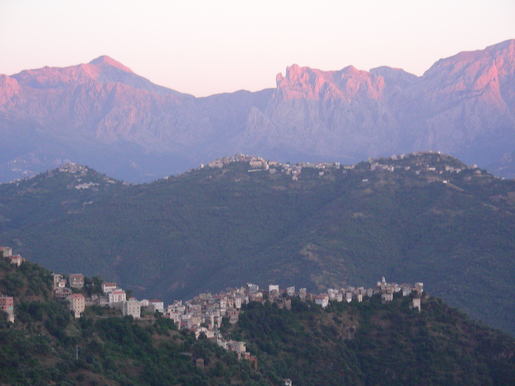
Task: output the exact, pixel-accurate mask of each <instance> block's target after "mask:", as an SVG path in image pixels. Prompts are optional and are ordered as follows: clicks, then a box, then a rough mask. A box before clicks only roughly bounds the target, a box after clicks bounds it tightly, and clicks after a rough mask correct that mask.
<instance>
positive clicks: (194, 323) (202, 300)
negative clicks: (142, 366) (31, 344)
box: [0, 247, 424, 367]
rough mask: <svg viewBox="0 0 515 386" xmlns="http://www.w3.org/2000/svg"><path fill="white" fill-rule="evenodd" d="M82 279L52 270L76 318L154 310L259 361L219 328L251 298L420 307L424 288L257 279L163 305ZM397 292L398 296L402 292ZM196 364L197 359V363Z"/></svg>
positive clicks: (286, 303) (3, 301)
mask: <svg viewBox="0 0 515 386" xmlns="http://www.w3.org/2000/svg"><path fill="white" fill-rule="evenodd" d="M0 254H1V256H2V257H4V258H6V259H8V260H9V261H10V262H11V263H12V264H16V265H17V266H19V265H20V264H21V262H23V259H22V258H21V256H18V257H19V258H14V257H13V255H12V250H11V249H10V248H8V247H0ZM84 284H85V279H84V275H83V274H81V273H76V274H70V275H68V276H65V275H62V274H59V273H54V274H53V291H54V296H55V297H56V298H57V299H62V300H65V301H67V302H68V304H69V308H70V311H71V312H72V313H73V315H74V316H75V317H76V318H79V317H80V316H81V315H82V313H83V312H84V311H85V309H86V307H87V306H91V305H100V306H108V307H111V308H114V309H117V310H120V311H121V313H122V314H123V315H130V316H132V317H133V318H134V319H139V318H141V317H142V311H144V312H145V313H146V314H147V315H150V317H152V315H153V314H154V313H155V312H156V311H157V312H160V313H161V314H162V315H163V316H164V317H166V318H169V319H171V320H173V322H174V324H175V325H176V326H177V328H179V329H186V330H189V331H191V332H192V333H194V334H195V336H196V337H197V338H199V337H200V336H205V337H206V338H207V339H211V340H213V341H214V342H216V344H218V345H219V346H220V347H222V348H224V349H226V350H228V351H231V352H235V353H236V355H237V357H238V358H239V359H246V360H249V361H250V362H251V363H252V365H253V366H255V367H257V358H256V357H254V356H253V355H252V354H250V353H249V352H248V351H247V347H246V344H245V342H242V341H236V340H229V339H225V338H224V337H223V336H222V333H221V327H222V323H223V322H224V319H225V321H227V322H228V323H229V324H236V323H237V322H238V320H239V315H240V312H241V310H242V307H243V306H244V305H246V304H248V303H250V302H258V303H264V302H266V301H268V302H272V303H275V304H276V305H277V306H278V307H279V308H284V309H288V310H289V309H291V307H292V300H293V299H294V298H296V299H299V300H300V301H310V302H313V303H315V304H317V305H319V306H320V307H322V308H326V307H327V306H328V305H329V304H330V302H336V303H339V302H346V303H351V302H358V303H360V302H363V301H364V300H365V299H366V298H370V297H372V296H374V295H378V296H380V297H381V301H382V302H383V303H389V302H391V301H393V299H394V295H395V294H397V293H398V294H400V295H402V296H411V303H410V304H411V308H412V309H414V310H417V311H418V312H420V311H421V307H422V305H421V298H422V293H423V291H424V284H423V283H420V282H419V283H415V284H414V285H411V284H397V283H388V282H387V281H386V279H385V278H384V277H383V278H382V279H381V280H380V281H378V282H377V285H376V287H375V288H365V287H346V288H338V289H336V288H330V289H327V290H326V291H325V292H323V293H318V294H313V293H310V292H308V291H307V289H306V288H300V289H298V290H297V289H296V288H295V287H294V286H290V287H286V288H280V287H279V285H277V284H270V285H268V288H266V289H261V288H260V287H259V285H257V284H252V283H247V284H246V285H245V286H242V287H240V288H231V289H227V290H225V291H222V292H219V293H217V294H211V293H202V294H200V295H198V296H196V297H194V298H193V299H190V300H187V301H182V300H175V301H174V302H173V303H172V304H170V305H168V306H167V307H166V308H165V306H164V303H163V301H162V300H159V299H154V300H147V299H143V300H138V299H136V298H134V297H130V298H127V293H126V291H125V290H123V289H122V288H120V287H118V285H117V284H116V283H112V282H103V283H102V293H101V294H98V293H96V294H93V295H91V296H89V297H86V296H84V294H83V292H84V291H82V289H83V288H84ZM400 295H399V296H400ZM0 309H1V310H3V311H5V312H7V313H8V315H9V320H10V321H12V322H14V309H13V298H12V297H8V296H0ZM199 365H200V364H199Z"/></svg>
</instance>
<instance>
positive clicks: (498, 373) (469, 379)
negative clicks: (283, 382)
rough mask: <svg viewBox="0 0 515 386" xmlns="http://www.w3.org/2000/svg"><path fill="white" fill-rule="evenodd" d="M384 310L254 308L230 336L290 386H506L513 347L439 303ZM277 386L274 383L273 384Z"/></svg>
mask: <svg viewBox="0 0 515 386" xmlns="http://www.w3.org/2000/svg"><path fill="white" fill-rule="evenodd" d="M422 304H423V311H422V313H420V314H419V313H418V312H415V311H413V310H410V308H409V299H407V298H402V297H400V298H396V299H395V300H394V302H393V303H391V304H387V305H382V304H381V302H380V299H379V297H378V296H377V297H374V298H372V300H370V301H366V302H364V303H361V304H360V303H355V302H353V303H351V304H346V303H337V304H333V305H332V306H330V307H328V308H327V309H326V310H322V309H321V308H320V307H318V306H315V305H314V304H310V303H308V304H306V303H302V302H296V303H295V302H294V304H293V308H292V311H286V310H281V309H278V308H277V307H276V306H275V305H270V304H265V305H261V304H259V303H251V304H249V306H247V308H246V310H245V312H243V314H242V316H241V318H240V321H239V323H238V325H237V326H236V327H234V328H232V329H231V330H230V333H231V334H232V335H233V336H234V337H235V338H237V339H243V340H245V341H247V342H248V344H247V347H248V349H249V350H250V351H251V352H253V353H254V354H256V355H257V357H258V359H259V363H260V368H261V371H262V372H263V373H266V374H269V377H270V378H271V379H274V380H280V379H283V378H290V379H292V381H293V384H294V385H408V384H409V385H465V384H466V385H507V384H510V383H511V382H513V379H514V376H515V359H514V355H515V351H514V350H515V342H514V341H513V339H512V338H510V337H508V336H506V335H502V334H499V333H498V332H496V331H494V330H490V329H488V328H484V327H479V326H478V325H477V324H475V323H473V322H471V321H469V320H468V319H467V317H465V316H464V315H463V314H462V313H460V312H458V311H456V310H455V309H452V308H449V307H448V306H447V305H445V304H443V303H442V301H440V300H439V299H433V298H427V297H426V298H424V299H423V303H422ZM277 384H279V383H277Z"/></svg>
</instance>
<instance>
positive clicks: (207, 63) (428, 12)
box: [0, 0, 515, 96]
mask: <svg viewBox="0 0 515 386" xmlns="http://www.w3.org/2000/svg"><path fill="white" fill-rule="evenodd" d="M510 38H515V0H488V1H476V0H445V1H439V0H431V1H417V0H388V1H386V0H376V1H371V0H359V1H358V0H355V1H346V0H339V1H338V0H337V1H329V0H316V1H304V0H294V1H293V0H275V1H269V0H253V1H247V0H206V1H201V0H183V1H174V0H168V1H164V0H163V1H152V0H145V1H130V0H120V1H118V0H83V1H78V0H45V1H41V0H0V53H1V54H0V55H1V56H0V58H1V59H0V73H4V74H9V75H11V74H13V73H16V72H19V71H21V70H22V69H28V68H37V67H42V66H45V65H48V66H67V65H73V64H78V63H84V62H89V61H90V60H92V59H94V58H95V57H97V56H100V55H104V54H105V55H109V56H111V57H113V58H115V59H116V60H118V61H120V62H122V63H123V64H125V65H126V66H128V67H130V68H131V69H132V70H133V71H134V72H136V73H138V74H139V75H142V76H144V77H146V78H148V79H150V80H151V81H153V82H155V83H158V84H161V85H164V86H167V87H170V88H173V89H175V90H178V91H182V92H187V93H191V94H194V95H197V96H203V95H209V94H213V93H217V92H228V91H235V90H238V89H248V90H258V89H262V88H266V87H273V86H275V75H276V74H277V73H278V72H281V71H282V72H284V69H285V67H286V66H287V65H290V64H292V63H297V64H299V65H304V66H310V67H315V68H321V69H325V70H336V69H341V68H343V67H345V66H347V65H350V64H352V65H354V66H356V67H358V68H359V69H364V70H368V69H370V68H373V67H377V66H380V65H389V66H392V67H400V68H403V69H405V70H407V71H410V72H413V73H415V74H419V75H420V74H422V73H423V72H424V71H425V70H427V69H428V67H429V66H430V65H431V64H432V63H434V62H435V61H436V60H437V59H439V58H442V57H447V56H451V55H453V54H455V53H457V52H459V51H463V50H473V49H480V48H484V47H485V46H487V45H491V44H494V43H498V42H500V41H503V40H506V39H510Z"/></svg>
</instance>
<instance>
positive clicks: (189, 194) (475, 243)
mask: <svg viewBox="0 0 515 386" xmlns="http://www.w3.org/2000/svg"><path fill="white" fill-rule="evenodd" d="M249 160H251V158H246V157H236V158H234V159H226V160H225V161H219V162H213V163H211V164H210V165H211V166H207V167H205V168H203V169H196V170H192V171H190V172H188V173H186V174H184V175H181V176H179V177H172V178H168V179H164V180H160V181H157V182H155V183H152V184H146V185H136V186H118V185H116V186H113V188H112V190H111V191H110V192H108V194H107V192H106V194H105V195H102V196H99V197H97V198H96V199H90V198H84V199H83V201H80V200H78V199H76V202H77V204H76V205H75V206H76V207H80V210H76V211H65V210H56V211H48V210H47V209H45V206H42V205H40V204H39V203H40V202H41V199H42V198H41V197H42V196H41V195H40V194H39V193H38V188H37V186H38V184H39V183H43V182H44V181H46V180H47V179H46V178H44V177H41V176H40V177H38V178H39V180H38V181H41V182H38V183H34V182H31V181H33V180H28V181H26V182H24V184H27V186H33V185H34V186H33V187H32V188H31V190H30V194H22V193H18V188H17V186H16V185H14V184H4V185H0V216H1V217H0V218H1V219H2V226H1V228H0V229H1V231H0V242H2V243H6V244H8V245H16V246H17V247H18V248H19V249H20V251H21V252H22V253H23V254H24V255H27V256H28V257H30V258H31V259H35V260H36V261H39V262H42V263H44V264H45V265H46V266H48V267H50V268H52V269H58V270H61V271H67V272H71V271H81V272H84V273H87V274H101V275H102V276H104V277H106V278H108V279H109V280H116V281H119V282H121V283H122V284H123V285H124V287H129V288H132V289H134V290H135V291H136V293H137V294H141V295H143V296H150V294H159V296H161V297H163V298H166V299H170V298H173V297H189V296H193V295H194V294H195V293H197V292H199V291H211V290H217V289H221V288H225V287H226V286H228V285H231V286H236V285H239V284H240V283H241V282H242V281H252V282H254V281H257V282H259V283H267V282H272V281H277V282H279V283H280V284H295V285H297V286H307V287H308V288H312V289H323V288H327V287H332V286H341V285H346V284H352V285H356V284H363V283H367V284H371V283H373V282H374V281H375V280H376V279H377V277H380V276H381V275H387V276H388V275H395V277H397V278H399V280H402V281H408V282H409V281H415V280H422V281H424V282H426V283H427V285H428V287H429V288H430V290H431V291H432V292H433V293H434V294H435V295H438V296H442V297H443V298H444V299H446V300H447V301H449V302H450V303H451V304H452V305H455V306H458V307H460V308H462V309H464V310H465V311H467V312H468V313H470V314H471V315H472V316H474V317H475V318H478V319H482V320H484V321H486V322H488V323H490V324H491V325H493V326H498V327H500V328H504V329H505V330H507V331H511V332H512V333H513V326H514V325H515V323H514V315H513V312H512V309H511V303H512V298H513V295H514V286H513V283H512V278H511V276H512V275H511V272H513V269H515V267H514V265H513V264H514V261H513V258H512V257H513V251H514V250H515V240H514V239H513V233H514V232H515V209H514V205H515V201H514V197H515V182H514V181H512V180H501V179H498V178H495V177H493V176H491V175H490V174H488V173H486V172H485V171H483V170H481V169H477V168H469V167H467V166H466V165H464V164H462V163H461V162H460V161H458V160H456V159H454V158H452V157H449V156H445V155H442V154H438V153H420V154H411V155H408V156H402V157H394V158H389V159H380V160H376V161H370V162H363V163H360V164H357V165H355V166H353V167H345V168H344V167H342V166H340V165H338V164H323V165H304V166H301V165H286V164H279V163H276V162H268V163H265V162H264V161H263V160H260V159H257V158H254V159H252V161H251V164H249ZM249 170H250V171H249ZM58 175H59V174H58ZM50 180H51V181H53V179H52V178H50ZM31 184H32V185H31ZM47 184H52V185H53V186H55V189H54V190H53V192H51V191H49V192H48V193H47V195H48V196H51V197H54V200H55V201H52V199H51V200H50V203H53V204H52V205H53V206H55V207H56V208H61V207H65V206H66V205H68V203H69V202H71V201H72V200H71V199H70V198H69V195H70V192H72V193H73V194H74V195H76V194H77V193H76V192H75V190H76V189H68V188H66V186H65V185H64V184H57V183H55V182H51V183H50V182H48V183H47ZM22 191H23V190H22ZM84 194H86V193H84ZM43 197H45V196H43ZM90 201H93V202H91V203H90V204H88V205H84V204H83V203H84V202H90ZM10 208H14V209H10ZM16 208H24V209H23V210H21V209H16Z"/></svg>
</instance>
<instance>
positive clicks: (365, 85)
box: [276, 64, 384, 99]
mask: <svg viewBox="0 0 515 386" xmlns="http://www.w3.org/2000/svg"><path fill="white" fill-rule="evenodd" d="M276 81H277V89H278V91H279V93H280V95H281V96H282V97H283V98H285V99H298V98H307V99H349V98H354V97H356V96H357V95H358V94H360V95H367V97H369V98H373V99H377V98H378V97H380V96H381V94H382V89H383V87H384V80H383V77H382V76H380V75H375V74H373V73H371V72H368V71H363V70H359V69H357V68H356V67H354V66H347V67H344V68H343V69H341V70H339V71H323V70H318V69H313V68H310V67H301V66H299V65H297V64H293V65H291V66H289V67H287V68H286V73H285V75H283V74H281V73H279V74H278V75H277V77H276Z"/></svg>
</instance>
